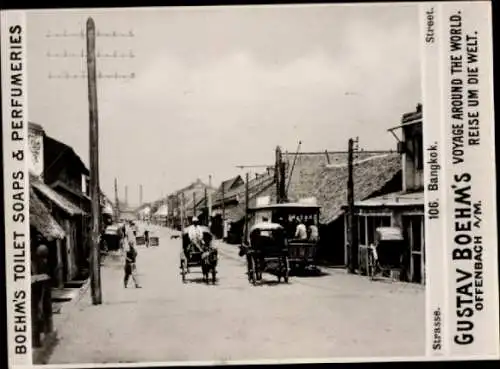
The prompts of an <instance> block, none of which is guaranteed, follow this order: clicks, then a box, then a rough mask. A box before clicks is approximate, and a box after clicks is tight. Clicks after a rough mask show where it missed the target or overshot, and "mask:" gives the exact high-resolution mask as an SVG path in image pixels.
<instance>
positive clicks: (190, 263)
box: [180, 226, 218, 284]
mask: <svg viewBox="0 0 500 369" xmlns="http://www.w3.org/2000/svg"><path fill="white" fill-rule="evenodd" d="M200 228H201V230H202V232H203V245H202V246H201V247H200V246H197V245H194V244H192V243H191V240H190V239H189V235H188V233H187V230H184V231H183V233H182V250H181V255H180V259H181V260H180V261H181V263H180V264H181V266H180V269H181V277H182V282H183V283H186V281H187V279H186V276H187V274H189V273H190V268H192V267H201V272H202V274H203V280H204V282H205V283H207V284H208V283H209V282H210V280H211V281H212V283H213V284H215V282H216V275H217V260H218V255H217V250H216V249H213V248H212V247H211V244H212V241H213V235H212V233H211V232H210V229H209V228H208V227H206V226H200ZM210 274H211V277H212V278H210Z"/></svg>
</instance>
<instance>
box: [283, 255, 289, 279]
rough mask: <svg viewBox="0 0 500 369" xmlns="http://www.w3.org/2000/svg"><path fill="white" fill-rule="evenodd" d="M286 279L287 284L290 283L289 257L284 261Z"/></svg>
mask: <svg viewBox="0 0 500 369" xmlns="http://www.w3.org/2000/svg"><path fill="white" fill-rule="evenodd" d="M284 264H285V265H284V269H285V270H284V277H283V279H284V280H285V283H288V277H289V275H290V265H289V263H288V257H286V256H285V261H284Z"/></svg>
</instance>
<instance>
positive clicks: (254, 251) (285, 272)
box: [240, 222, 290, 285]
mask: <svg viewBox="0 0 500 369" xmlns="http://www.w3.org/2000/svg"><path fill="white" fill-rule="evenodd" d="M285 232H286V231H285V228H283V227H282V226H281V225H280V224H277V223H271V222H261V223H256V224H254V225H253V226H252V227H251V228H250V231H249V238H248V240H247V241H246V242H244V243H243V245H241V248H240V256H244V255H246V258H247V274H248V280H249V282H250V283H252V284H254V285H255V284H256V283H257V282H259V281H261V280H262V273H263V272H266V271H267V272H271V273H272V274H275V275H276V276H277V277H278V282H280V281H281V279H283V281H284V282H285V283H288V278H289V273H290V266H289V261H288V243H287V239H286V234H285Z"/></svg>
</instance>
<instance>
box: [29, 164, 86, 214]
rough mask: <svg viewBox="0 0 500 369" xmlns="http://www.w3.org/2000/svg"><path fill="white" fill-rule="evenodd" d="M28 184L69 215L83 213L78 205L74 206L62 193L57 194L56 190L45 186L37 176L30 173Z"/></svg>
mask: <svg viewBox="0 0 500 369" xmlns="http://www.w3.org/2000/svg"><path fill="white" fill-rule="evenodd" d="M30 184H31V185H32V186H33V188H34V189H35V190H36V191H37V194H38V195H41V196H43V197H44V198H45V199H47V200H49V201H50V202H52V203H53V204H55V205H56V206H57V207H58V208H60V209H61V210H63V211H64V212H65V213H66V214H68V215H70V216H74V215H84V214H85V212H84V211H83V210H82V209H80V208H79V207H78V206H76V205H75V204H73V203H72V202H71V201H69V200H68V199H66V198H65V197H64V196H63V195H61V194H59V193H58V192H56V191H55V190H53V189H52V188H50V187H49V186H47V185H46V184H45V183H43V182H42V181H41V180H40V179H39V178H37V177H36V176H34V175H31V174H30Z"/></svg>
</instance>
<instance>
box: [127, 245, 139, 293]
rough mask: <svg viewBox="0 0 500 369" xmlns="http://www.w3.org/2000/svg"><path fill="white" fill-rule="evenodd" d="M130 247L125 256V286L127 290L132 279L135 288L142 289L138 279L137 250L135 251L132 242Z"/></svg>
mask: <svg viewBox="0 0 500 369" xmlns="http://www.w3.org/2000/svg"><path fill="white" fill-rule="evenodd" d="M128 246H129V247H128V250H127V252H126V254H125V277H124V279H123V284H124V286H125V288H127V285H128V280H129V278H130V277H132V280H133V281H134V284H135V288H141V286H140V285H139V279H138V278H137V266H136V260H137V250H136V249H135V245H134V242H133V241H132V240H130V241H129V243H128Z"/></svg>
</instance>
